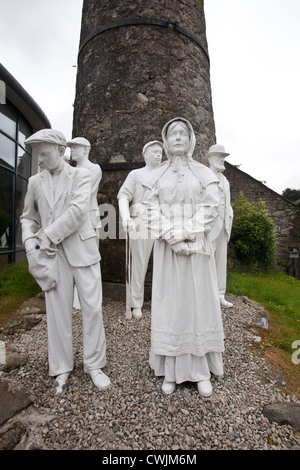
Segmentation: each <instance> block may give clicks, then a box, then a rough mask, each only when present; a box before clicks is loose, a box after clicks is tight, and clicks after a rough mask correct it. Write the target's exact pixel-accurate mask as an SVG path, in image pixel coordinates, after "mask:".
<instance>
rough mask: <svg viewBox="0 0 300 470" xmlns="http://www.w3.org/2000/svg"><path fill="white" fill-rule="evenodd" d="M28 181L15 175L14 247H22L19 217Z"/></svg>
mask: <svg viewBox="0 0 300 470" xmlns="http://www.w3.org/2000/svg"><path fill="white" fill-rule="evenodd" d="M27 184H28V182H27V181H26V180H24V179H23V178H21V177H20V176H18V177H17V201H16V219H15V220H16V249H20V248H22V230H21V224H20V217H21V215H22V212H23V207H24V198H25V194H26V191H27Z"/></svg>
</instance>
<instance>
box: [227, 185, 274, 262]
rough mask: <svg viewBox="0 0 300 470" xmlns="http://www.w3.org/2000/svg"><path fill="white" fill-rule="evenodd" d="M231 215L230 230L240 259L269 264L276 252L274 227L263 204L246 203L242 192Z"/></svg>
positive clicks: (232, 241) (241, 260) (260, 201)
mask: <svg viewBox="0 0 300 470" xmlns="http://www.w3.org/2000/svg"><path fill="white" fill-rule="evenodd" d="M232 207H233V211H234V218H233V225H232V233H231V243H232V244H233V246H234V248H235V250H236V254H237V257H238V259H239V261H240V262H241V263H242V264H244V265H248V266H258V267H270V266H271V265H272V264H273V261H274V255H275V251H276V243H275V230H274V225H273V221H272V219H271V218H270V217H269V216H268V212H267V209H266V203H265V202H264V201H262V200H261V199H258V200H257V201H256V202H254V203H250V202H248V200H247V199H246V197H245V196H244V194H243V193H242V192H241V193H240V195H239V197H237V198H236V199H235V201H234V202H233V203H232Z"/></svg>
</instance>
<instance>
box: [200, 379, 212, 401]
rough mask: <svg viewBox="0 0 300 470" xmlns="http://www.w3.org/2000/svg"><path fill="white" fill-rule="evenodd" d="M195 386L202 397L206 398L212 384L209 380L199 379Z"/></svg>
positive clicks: (209, 394) (210, 392) (210, 391)
mask: <svg viewBox="0 0 300 470" xmlns="http://www.w3.org/2000/svg"><path fill="white" fill-rule="evenodd" d="M197 388H198V392H199V393H200V395H201V396H202V397H206V398H208V397H210V396H211V394H212V385H211V383H210V380H201V381H200V382H197Z"/></svg>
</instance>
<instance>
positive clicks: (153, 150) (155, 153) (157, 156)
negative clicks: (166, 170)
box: [145, 144, 162, 167]
mask: <svg viewBox="0 0 300 470" xmlns="http://www.w3.org/2000/svg"><path fill="white" fill-rule="evenodd" d="M161 159H162V148H161V146H160V145H158V144H153V145H150V147H148V148H147V150H146V152H145V162H146V164H147V165H149V166H151V167H155V166H157V165H159V164H160V162H161Z"/></svg>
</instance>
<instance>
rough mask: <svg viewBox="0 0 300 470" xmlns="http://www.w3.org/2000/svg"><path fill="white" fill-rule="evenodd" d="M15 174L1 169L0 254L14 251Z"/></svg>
mask: <svg viewBox="0 0 300 470" xmlns="http://www.w3.org/2000/svg"><path fill="white" fill-rule="evenodd" d="M13 194H14V174H13V173H11V172H10V171H7V170H5V169H4V168H0V252H1V251H6V250H12V249H13V245H14V244H13V213H14V204H13Z"/></svg>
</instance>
